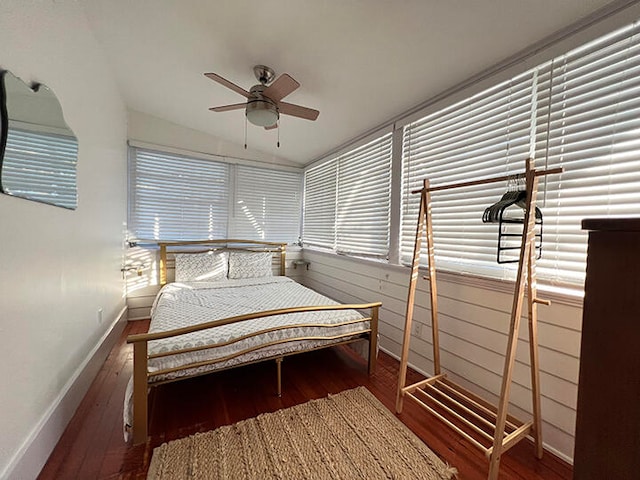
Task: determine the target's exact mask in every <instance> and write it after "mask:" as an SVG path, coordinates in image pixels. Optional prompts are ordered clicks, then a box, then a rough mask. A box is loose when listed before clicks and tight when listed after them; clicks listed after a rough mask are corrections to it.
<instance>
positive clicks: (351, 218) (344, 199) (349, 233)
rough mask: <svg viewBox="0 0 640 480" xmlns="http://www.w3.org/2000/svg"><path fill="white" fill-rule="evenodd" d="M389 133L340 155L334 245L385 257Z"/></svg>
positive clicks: (387, 221)
mask: <svg viewBox="0 0 640 480" xmlns="http://www.w3.org/2000/svg"><path fill="white" fill-rule="evenodd" d="M390 171H391V134H390V133H389V134H387V135H385V136H383V137H381V138H379V139H376V140H375V141H373V142H371V143H369V144H367V145H364V146H362V147H360V148H357V149H355V150H352V151H351V152H349V153H347V154H345V155H343V156H342V157H340V159H339V161H338V202H337V205H338V208H337V220H336V236H337V239H336V242H337V243H336V249H337V250H338V251H339V252H343V253H355V254H358V255H371V256H376V257H387V256H388V254H389V201H390V188H391V175H390Z"/></svg>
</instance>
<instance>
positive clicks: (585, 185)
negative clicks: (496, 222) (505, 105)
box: [537, 25, 640, 284]
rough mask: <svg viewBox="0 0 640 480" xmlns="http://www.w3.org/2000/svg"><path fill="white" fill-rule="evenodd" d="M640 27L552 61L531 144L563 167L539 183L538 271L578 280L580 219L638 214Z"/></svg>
mask: <svg viewBox="0 0 640 480" xmlns="http://www.w3.org/2000/svg"><path fill="white" fill-rule="evenodd" d="M639 30H640V28H639V27H638V26H637V25H633V26H630V27H628V28H625V29H622V30H619V31H617V32H614V33H613V34H610V35H607V36H605V37H603V38H601V39H600V40H598V41H596V42H592V43H590V44H588V45H586V46H583V47H581V48H578V49H576V50H574V51H572V52H569V53H567V54H566V55H564V56H561V57H559V58H556V59H554V61H553V66H552V70H551V72H550V78H551V80H550V82H551V83H547V88H546V94H545V96H544V97H542V98H541V99H540V103H541V104H540V108H539V124H540V128H539V134H538V142H537V149H538V153H537V156H538V157H539V158H544V157H547V162H548V166H549V167H555V166H562V167H564V169H565V173H563V174H562V175H560V176H556V177H550V178H548V179H547V181H546V199H545V203H544V205H545V208H544V212H545V252H544V255H543V258H542V259H541V260H540V261H539V263H538V265H539V267H538V272H539V275H540V276H541V277H543V278H546V279H548V280H550V281H552V282H556V283H574V284H581V283H582V282H583V280H584V272H585V263H586V249H587V234H586V232H584V231H582V229H581V220H582V219H583V218H588V217H605V216H606V217H613V216H637V215H640V136H639V133H640V38H639V35H638V34H639ZM549 105H551V110H550V111H549Z"/></svg>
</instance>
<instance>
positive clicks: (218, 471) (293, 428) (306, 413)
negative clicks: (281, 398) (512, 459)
mask: <svg viewBox="0 0 640 480" xmlns="http://www.w3.org/2000/svg"><path fill="white" fill-rule="evenodd" d="M455 474H456V471H455V469H454V468H451V467H449V466H447V465H446V464H445V463H444V462H442V461H441V460H440V459H439V458H438V457H437V456H436V455H435V454H434V453H433V452H432V451H431V450H429V448H428V447H427V446H426V445H425V444H424V443H423V442H422V441H421V440H420V439H419V438H418V437H416V436H415V434H414V433H413V432H411V430H409V429H408V428H407V427H405V425H404V424H402V422H400V421H399V420H398V419H397V418H396V417H395V416H394V415H393V414H392V413H391V412H390V411H389V410H387V409H386V408H385V407H384V406H383V405H382V404H381V403H380V402H379V401H378V399H376V398H375V397H374V396H373V395H372V394H371V393H369V391H368V390H367V389H366V388H364V387H358V388H356V389H353V390H348V391H345V392H342V393H339V394H337V395H330V396H329V397H328V398H324V399H320V400H312V401H310V402H307V403H305V404H302V405H297V406H295V407H291V408H287V409H283V410H278V411H276V412H273V413H267V414H263V415H259V416H258V417H256V418H251V419H248V420H243V421H241V422H238V423H236V424H234V425H229V426H225V427H220V428H218V429H216V430H213V431H211V432H206V433H198V434H195V435H192V436H190V437H187V438H183V439H180V440H174V441H172V442H168V443H164V444H162V445H160V446H159V447H157V448H156V449H155V450H154V451H153V457H152V460H151V465H150V467H149V473H148V476H147V479H150V480H173V479H233V480H236V479H239V480H244V479H256V480H257V479H260V480H263V479H276V478H277V479H332V480H333V479H345V480H346V479H348V480H352V479H366V480H373V479H383V478H386V479H411V480H414V479H426V480H431V479H451V478H453V477H454V476H455Z"/></svg>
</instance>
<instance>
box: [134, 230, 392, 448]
mask: <svg viewBox="0 0 640 480" xmlns="http://www.w3.org/2000/svg"><path fill="white" fill-rule="evenodd" d="M159 247H160V283H161V284H162V285H163V287H162V288H161V290H160V292H159V293H158V295H157V296H156V298H155V301H154V304H153V307H152V313H151V324H150V327H149V332H148V333H146V334H139V335H130V336H129V337H128V338H127V342H128V343H130V344H132V345H133V351H134V360H133V361H134V368H133V370H134V371H133V377H132V381H131V382H130V386H129V388H128V389H127V390H128V391H127V398H126V399H125V415H124V418H125V430H126V431H128V432H129V433H131V434H132V436H133V442H134V444H139V443H143V442H146V440H147V427H148V425H147V422H148V411H147V409H148V390H149V388H150V387H153V386H156V385H160V384H163V383H167V382H174V381H177V380H181V379H185V378H191V377H194V376H198V375H204V374H207V373H211V372H214V371H220V370H223V369H229V368H234V367H237V366H240V365H246V364H249V363H256V362H262V361H267V360H275V363H276V366H277V375H276V392H277V394H278V395H280V393H281V365H282V361H283V359H284V358H285V357H289V356H291V355H294V354H297V353H302V352H308V351H311V350H315V349H319V348H327V347H331V346H335V345H339V344H346V343H353V342H357V341H360V340H362V339H366V340H368V351H367V352H366V354H367V357H368V371H369V373H370V374H371V373H373V371H374V369H375V362H376V355H377V335H378V310H379V307H380V306H381V303H380V302H372V303H362V304H349V305H343V304H339V303H338V302H335V301H334V300H332V299H329V298H327V297H325V296H323V295H321V294H319V293H317V292H315V291H313V290H311V289H309V288H307V287H304V286H302V285H300V284H298V283H297V282H295V281H294V280H292V279H290V278H288V277H286V276H285V258H286V244H283V243H274V242H262V241H250V240H227V239H225V240H214V241H211V240H206V241H190V242H161V243H159ZM172 262H173V265H174V266H175V268H174V271H175V275H174V276H175V280H174V281H173V282H170V283H168V282H167V279H168V277H169V270H170V268H168V267H169V266H170V264H171V263H172ZM362 312H365V313H368V315H366V314H363V313H362Z"/></svg>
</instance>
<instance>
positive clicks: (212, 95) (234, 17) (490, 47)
mask: <svg viewBox="0 0 640 480" xmlns="http://www.w3.org/2000/svg"><path fill="white" fill-rule="evenodd" d="M608 1H609V0H536V1H530V0H529V1H528V0H262V1H257V0H171V1H170V0H153V1H152V0H81V3H82V4H83V5H84V7H85V12H86V16H87V18H88V20H89V22H90V24H91V26H92V29H93V31H94V34H95V36H96V37H97V39H98V41H99V42H100V43H101V44H102V45H103V47H104V49H105V52H106V55H107V58H108V59H109V62H110V63H111V65H110V66H111V68H112V70H113V72H114V75H115V77H116V80H117V82H118V85H119V88H120V90H121V94H122V96H123V98H124V101H125V103H126V104H127V106H128V108H129V109H131V110H133V111H138V112H143V113H146V114H149V115H152V116H155V117H159V118H161V119H165V120H167V121H170V122H173V123H176V124H179V125H182V126H184V127H188V128H191V129H194V130H198V131H202V132H205V133H208V134H210V135H213V136H215V137H218V138H221V139H223V140H225V141H227V142H232V143H236V144H238V145H243V144H244V126H245V122H244V111H243V110H238V111H232V112H226V113H214V112H210V111H209V110H208V107H211V106H218V105H225V104H230V103H239V102H242V101H243V97H241V96H240V95H238V94H237V93H234V92H233V91H231V90H228V89H226V88H225V87H223V86H221V85H219V84H217V83H215V82H213V81H211V80H209V79H207V78H206V77H205V76H204V75H203V73H205V72H215V73H217V74H219V75H221V76H223V77H225V78H227V79H229V80H231V81H232V82H234V83H236V84H237V85H239V86H241V87H243V88H245V89H247V90H248V89H249V88H250V87H251V86H252V85H254V84H256V83H257V82H256V80H255V77H254V76H253V71H252V67H253V65H256V64H265V65H268V66H270V67H272V68H273V69H274V70H275V71H276V74H280V73H283V72H286V73H289V74H290V75H291V76H292V77H294V78H295V79H296V80H298V81H299V82H300V83H301V87H300V88H299V89H298V90H296V91H295V92H294V93H292V94H291V95H290V96H288V97H287V98H286V99H285V100H286V101H288V102H291V103H297V104H301V105H304V106H308V107H311V108H315V109H317V110H320V116H319V118H318V120H317V121H315V122H310V121H307V120H302V119H297V118H293V117H288V116H282V117H281V122H280V126H281V128H280V142H281V146H280V148H277V146H276V142H277V135H278V132H277V131H276V130H270V131H265V130H264V129H262V128H260V127H256V126H253V125H251V124H249V125H248V127H247V129H248V132H247V136H248V138H247V141H248V144H249V146H250V148H251V149H252V150H258V151H261V152H264V153H265V154H267V155H269V156H271V157H272V158H273V159H274V160H276V161H277V160H278V159H282V160H284V161H287V162H295V163H297V164H300V165H304V164H307V163H309V162H310V161H312V160H314V159H316V158H317V157H319V156H321V155H322V154H324V153H326V152H328V151H331V150H332V149H334V148H336V147H338V146H340V145H342V144H344V143H345V142H347V141H348V140H350V139H352V138H354V137H356V136H358V135H361V134H363V133H364V132H367V131H369V130H371V129H373V128H374V127H376V126H378V125H381V124H382V123H384V122H385V121H388V120H389V119H391V118H393V117H395V116H397V115H400V114H402V113H403V112H405V111H407V110H408V109H410V108H412V107H414V106H416V105H418V104H420V103H423V102H425V101H426V100H428V99H429V98H431V97H433V96H434V95H436V94H438V93H440V92H442V91H444V90H446V89H447V88H448V87H451V86H452V85H455V84H457V83H459V82H461V81H463V80H465V79H467V78H469V77H471V76H472V75H474V74H477V73H479V72H481V71H482V70H484V69H486V68H488V67H490V66H492V65H494V64H496V63H498V62H500V61H501V60H503V59H505V58H506V57H508V56H510V55H512V54H514V53H516V52H518V51H519V50H521V49H523V48H526V47H527V46H529V45H531V44H533V43H535V42H537V41H539V40H541V39H543V38H544V37H546V36H548V35H551V34H552V33H554V32H556V31H558V30H560V29H562V28H563V27H565V26H567V25H569V24H571V23H573V22H575V21H577V20H579V19H580V18H582V17H584V16H587V15H589V14H590V13H592V12H594V11H595V10H597V9H598V8H600V7H602V6H603V5H606V4H607V3H608Z"/></svg>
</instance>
